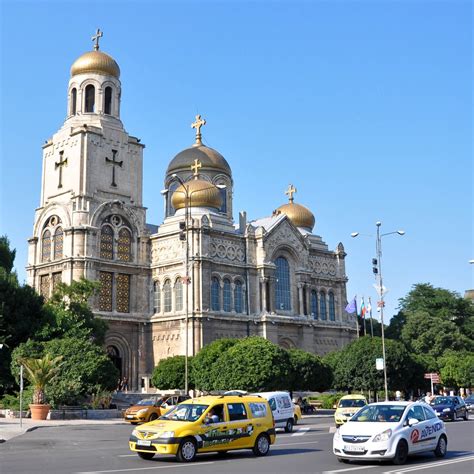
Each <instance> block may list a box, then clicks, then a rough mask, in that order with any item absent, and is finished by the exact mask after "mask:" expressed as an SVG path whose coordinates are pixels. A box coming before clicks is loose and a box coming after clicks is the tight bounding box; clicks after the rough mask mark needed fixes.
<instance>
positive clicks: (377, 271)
mask: <svg viewBox="0 0 474 474" xmlns="http://www.w3.org/2000/svg"><path fill="white" fill-rule="evenodd" d="M375 225H376V227H377V236H376V240H375V251H376V255H377V261H376V262H373V264H374V265H375V266H374V273H375V274H376V275H377V280H378V281H377V287H378V293H379V296H380V301H379V302H378V306H379V308H380V325H381V331H382V357H383V383H384V389H385V401H388V384H387V363H386V360H387V358H386V355H385V330H384V322H383V310H384V307H385V301H384V293H385V288H384V286H383V278H382V237H385V236H386V235H391V234H398V235H405V231H404V230H396V231H393V232H387V233H385V234H381V233H380V227H381V226H382V223H381V222H380V221H378V222H376V223H375ZM358 235H359V232H352V234H351V237H357V236H358Z"/></svg>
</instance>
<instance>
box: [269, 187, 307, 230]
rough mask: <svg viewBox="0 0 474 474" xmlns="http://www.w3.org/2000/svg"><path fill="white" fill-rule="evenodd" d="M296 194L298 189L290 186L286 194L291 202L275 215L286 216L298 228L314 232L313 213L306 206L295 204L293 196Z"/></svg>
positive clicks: (276, 211) (281, 207) (275, 212)
mask: <svg viewBox="0 0 474 474" xmlns="http://www.w3.org/2000/svg"><path fill="white" fill-rule="evenodd" d="M295 192H296V188H294V187H293V185H291V184H290V187H289V188H288V191H286V194H288V195H289V199H290V202H288V203H287V204H283V205H282V206H280V207H279V208H277V209H276V210H275V211H274V212H273V214H274V215H279V214H286V216H288V219H290V221H291V222H292V223H293V224H294V225H295V226H296V227H303V228H304V229H309V230H313V227H314V224H315V222H316V221H315V219H314V215H313V213H312V212H311V211H310V210H309V209H308V208H307V207H305V206H303V205H301V204H297V203H295V202H293V194H294V193H295Z"/></svg>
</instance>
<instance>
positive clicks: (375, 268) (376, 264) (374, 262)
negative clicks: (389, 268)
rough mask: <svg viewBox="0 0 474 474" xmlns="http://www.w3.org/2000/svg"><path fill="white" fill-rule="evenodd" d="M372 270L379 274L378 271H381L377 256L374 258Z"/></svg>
mask: <svg viewBox="0 0 474 474" xmlns="http://www.w3.org/2000/svg"><path fill="white" fill-rule="evenodd" d="M372 265H373V267H372V271H373V272H374V274H375V275H377V273H378V272H379V268H378V261H377V259H376V258H373V259H372Z"/></svg>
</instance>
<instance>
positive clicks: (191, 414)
mask: <svg viewBox="0 0 474 474" xmlns="http://www.w3.org/2000/svg"><path fill="white" fill-rule="evenodd" d="M208 406H209V405H194V404H191V403H190V404H187V403H186V404H181V405H177V406H176V407H174V408H173V409H172V410H171V411H170V412H168V413H166V415H163V416H160V420H173V421H196V420H198V419H199V418H200V417H201V415H202V414H203V413H204V412H205V411H206V409H207V408H208Z"/></svg>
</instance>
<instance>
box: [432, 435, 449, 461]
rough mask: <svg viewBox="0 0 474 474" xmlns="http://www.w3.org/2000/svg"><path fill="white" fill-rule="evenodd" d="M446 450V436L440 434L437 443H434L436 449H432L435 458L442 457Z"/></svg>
mask: <svg viewBox="0 0 474 474" xmlns="http://www.w3.org/2000/svg"><path fill="white" fill-rule="evenodd" d="M447 451H448V440H447V439H446V436H444V435H441V436H440V437H439V439H438V444H437V445H436V449H435V450H434V453H435V456H436V457H437V458H444V457H445V456H446V452H447Z"/></svg>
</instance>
